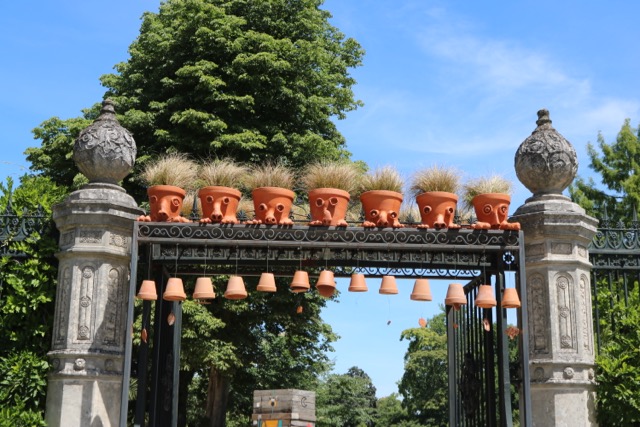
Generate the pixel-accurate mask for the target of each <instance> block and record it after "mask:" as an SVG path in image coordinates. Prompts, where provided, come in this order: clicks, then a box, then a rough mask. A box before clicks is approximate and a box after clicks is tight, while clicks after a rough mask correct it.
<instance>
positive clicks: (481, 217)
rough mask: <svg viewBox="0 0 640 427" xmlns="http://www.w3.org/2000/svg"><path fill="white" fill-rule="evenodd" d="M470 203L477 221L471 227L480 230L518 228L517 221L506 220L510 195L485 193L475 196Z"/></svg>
mask: <svg viewBox="0 0 640 427" xmlns="http://www.w3.org/2000/svg"><path fill="white" fill-rule="evenodd" d="M471 203H472V205H473V209H474V211H475V213H476V217H477V218H478V221H477V222H476V223H475V224H473V225H472V226H471V227H472V228H475V229H480V230H488V229H496V230H498V229H499V230H520V223H519V222H507V218H508V217H509V204H510V203H511V196H509V195H508V194H504V193H485V194H478V195H477V196H475V197H474V198H473V199H472V200H471Z"/></svg>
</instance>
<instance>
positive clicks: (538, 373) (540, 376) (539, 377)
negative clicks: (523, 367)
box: [533, 366, 545, 381]
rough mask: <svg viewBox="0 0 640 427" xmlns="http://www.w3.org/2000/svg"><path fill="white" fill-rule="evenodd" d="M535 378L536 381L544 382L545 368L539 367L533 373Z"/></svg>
mask: <svg viewBox="0 0 640 427" xmlns="http://www.w3.org/2000/svg"><path fill="white" fill-rule="evenodd" d="M533 378H534V379H535V380H536V381H544V379H545V377H544V368H542V367H540V366H538V367H537V368H536V369H535V371H533Z"/></svg>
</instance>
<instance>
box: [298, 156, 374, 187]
mask: <svg viewBox="0 0 640 427" xmlns="http://www.w3.org/2000/svg"><path fill="white" fill-rule="evenodd" d="M361 179H362V172H361V170H360V169H359V168H358V166H357V165H356V164H355V163H347V162H330V161H321V162H317V163H313V164H310V165H309V166H307V167H306V168H305V170H304V173H303V176H302V184H303V185H304V188H305V189H306V190H313V189H316V188H337V189H339V190H343V191H346V192H347V193H349V194H353V193H354V192H355V191H356V190H357V189H358V186H359V183H360V180H361Z"/></svg>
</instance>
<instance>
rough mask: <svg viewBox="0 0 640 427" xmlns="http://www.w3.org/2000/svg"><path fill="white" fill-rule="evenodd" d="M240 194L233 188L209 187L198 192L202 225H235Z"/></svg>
mask: <svg viewBox="0 0 640 427" xmlns="http://www.w3.org/2000/svg"><path fill="white" fill-rule="evenodd" d="M240 196H241V193H240V192H239V191H238V190H236V189H235V188H231V187H220V186H211V187H203V188H201V189H200V191H198V197H199V198H200V203H201V205H202V219H201V220H200V222H203V223H207V224H208V223H220V224H237V223H238V222H239V221H238V218H237V217H236V212H237V211H238V204H239V203H240Z"/></svg>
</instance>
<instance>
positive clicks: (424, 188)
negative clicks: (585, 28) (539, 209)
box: [139, 154, 519, 230]
mask: <svg viewBox="0 0 640 427" xmlns="http://www.w3.org/2000/svg"><path fill="white" fill-rule="evenodd" d="M142 179H143V180H144V181H145V183H146V184H147V185H148V195H149V204H150V213H149V215H148V216H142V217H140V218H139V220H141V221H161V222H162V221H171V222H188V221H189V220H188V219H187V218H185V217H183V216H181V211H182V203H183V200H184V198H185V196H186V194H187V192H189V191H192V190H195V189H198V193H197V195H198V198H199V201H200V206H201V209H202V215H201V217H202V220H201V222H204V223H222V224H235V223H237V222H238V219H237V217H236V211H237V209H238V206H239V203H240V199H241V197H242V192H241V191H240V190H241V189H246V190H248V191H250V192H251V198H252V200H253V207H254V211H255V219H253V220H249V221H247V223H249V224H269V225H291V224H292V220H291V219H290V218H289V214H290V212H291V208H292V205H293V201H294V198H295V192H294V191H293V190H294V187H296V186H299V187H302V189H304V190H305V191H306V192H307V194H308V197H309V208H310V215H311V222H310V223H309V224H310V225H324V226H346V225H347V222H346V213H347V209H348V206H349V201H350V200H351V198H352V197H359V199H360V201H361V203H362V209H363V211H364V216H365V220H364V222H363V224H362V225H363V226H364V227H393V228H400V227H403V224H402V223H401V222H400V219H399V215H400V206H401V204H402V201H403V194H402V189H403V187H404V182H403V179H402V177H401V175H400V174H399V173H398V171H397V170H396V169H394V168H392V167H390V166H385V167H381V168H377V169H374V170H372V171H369V172H367V173H364V172H363V171H362V169H361V167H359V166H358V165H357V164H355V163H351V162H318V163H314V164H311V165H309V166H308V167H306V168H305V169H304V170H303V171H302V173H301V174H300V176H299V177H296V175H294V173H293V172H292V171H291V170H290V169H289V168H287V167H286V166H284V165H282V164H264V165H254V166H246V165H242V164H237V163H235V162H233V161H231V160H227V159H217V160H213V161H211V162H207V163H203V164H197V163H195V162H194V161H192V160H190V159H188V158H187V157H186V156H184V155H181V154H171V155H167V156H165V157H162V158H160V159H158V160H157V161H155V162H153V163H150V164H148V165H147V167H146V168H145V170H144V171H143V174H142ZM410 191H411V193H412V194H413V195H414V196H415V198H416V203H417V205H418V209H419V211H420V217H421V224H419V225H418V227H419V228H458V227H459V226H458V225H457V224H456V223H455V222H454V215H455V211H456V207H457V203H458V194H457V193H458V192H461V193H462V194H463V196H462V198H463V201H464V203H465V206H468V207H469V208H471V207H472V206H473V209H474V210H475V214H476V217H477V218H478V221H477V222H475V223H474V224H472V227H473V228H480V229H488V228H499V229H511V230H517V229H519V224H517V223H509V222H507V217H508V209H509V202H510V191H511V183H510V182H509V181H508V180H506V179H504V178H503V177H500V176H498V175H496V176H492V177H489V178H479V179H475V180H469V181H467V182H466V183H465V184H464V185H461V184H460V173H458V171H456V170H455V169H452V168H446V167H442V166H432V167H429V168H425V169H421V170H419V171H418V172H416V173H415V174H414V175H413V177H412V180H411V186H410Z"/></svg>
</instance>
